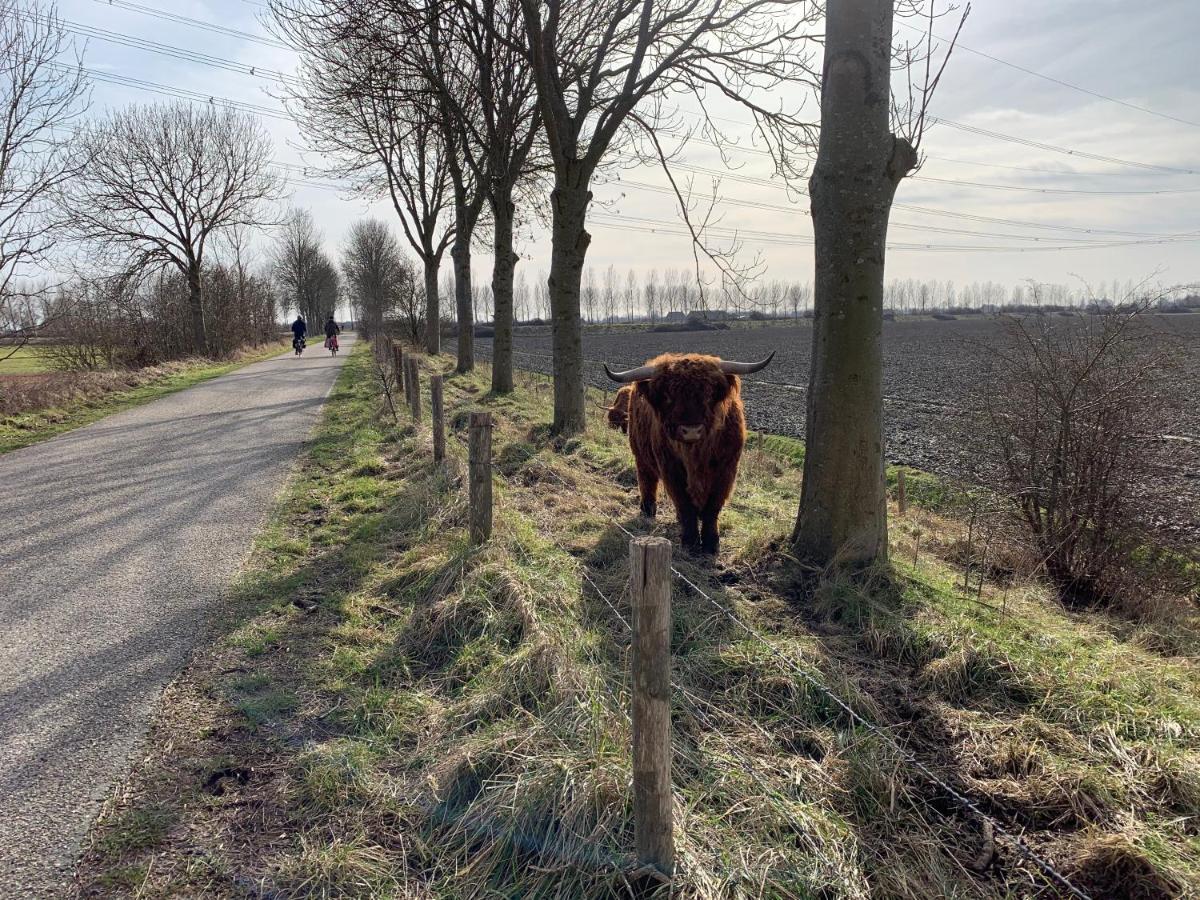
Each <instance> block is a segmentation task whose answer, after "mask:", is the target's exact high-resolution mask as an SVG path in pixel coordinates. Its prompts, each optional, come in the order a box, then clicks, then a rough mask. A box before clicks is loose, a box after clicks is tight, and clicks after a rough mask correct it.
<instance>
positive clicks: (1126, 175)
mask: <svg viewBox="0 0 1200 900" xmlns="http://www.w3.org/2000/svg"><path fill="white" fill-rule="evenodd" d="M924 156H925V158H926V159H932V160H936V161H937V162H945V163H952V164H954V165H958V166H982V167H984V168H988V169H1007V170H1008V171H1010V172H1033V173H1035V174H1038V175H1058V176H1060V177H1063V178H1137V177H1139V176H1138V175H1136V174H1134V173H1132V172H1069V171H1066V170H1065V169H1038V168H1035V167H1033V166H1010V165H1006V164H1004V163H989V162H979V161H978V160H972V159H954V158H953V157H949V156H936V155H934V154H932V153H926V154H924Z"/></svg>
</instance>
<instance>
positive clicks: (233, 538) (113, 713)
mask: <svg viewBox="0 0 1200 900" xmlns="http://www.w3.org/2000/svg"><path fill="white" fill-rule="evenodd" d="M350 343H351V341H350V340H347V341H345V342H344V344H343V348H344V350H349V346H348V345H349V344H350ZM342 359H343V357H342V356H341V355H339V356H338V357H337V358H336V359H335V358H331V357H330V356H329V354H328V353H327V352H326V351H324V350H323V349H322V348H321V347H320V344H319V342H318V343H317V344H316V346H310V348H309V350H308V351H307V352H306V353H305V354H304V356H303V357H301V358H300V359H296V358H294V356H292V355H291V354H290V353H289V354H288V355H287V356H281V357H278V358H276V359H273V360H270V361H268V362H262V363H256V364H254V365H251V366H247V367H245V368H243V369H239V370H237V371H235V372H233V373H231V374H229V375H224V376H222V377H220V378H216V379H214V380H212V381H208V382H205V383H204V384H201V385H199V386H197V387H194V388H191V389H189V390H186V391H182V392H180V393H177V394H173V395H171V396H168V397H165V398H163V399H161V400H157V401H155V402H153V403H150V404H147V405H145V406H141V407H138V408H136V409H132V410H129V411H127V412H123V413H118V414H117V415H114V416H110V417H109V418H107V419H104V420H102V421H100V422H96V423H95V424H93V425H89V426H87V427H86V428H81V429H79V430H78V431H73V432H71V433H69V434H66V435H63V436H61V437H58V438H55V439H53V440H51V441H47V442H46V443H43V444H38V445H36V446H33V447H28V448H26V449H24V450H18V451H15V452H13V453H9V454H6V455H3V456H0V895H2V896H3V897H5V898H10V897H12V898H16V897H21V898H25V897H31V898H38V900H42V898H52V897H56V896H59V895H60V894H62V893H64V892H66V891H67V890H68V888H69V886H70V884H71V882H72V873H73V868H74V863H75V859H76V856H77V854H78V851H79V847H80V844H81V842H82V840H83V838H84V836H85V835H86V833H87V829H88V826H89V825H90V823H91V821H92V819H93V818H94V817H95V815H96V813H97V811H98V809H99V807H100V803H101V801H102V800H103V799H104V798H106V797H107V796H108V795H109V793H110V792H111V790H112V788H113V785H114V783H115V782H116V781H117V780H118V779H120V778H121V777H122V776H123V775H124V773H125V771H126V770H127V767H128V765H129V760H130V756H131V754H132V753H133V752H134V751H135V750H136V749H137V747H138V745H139V742H140V741H141V739H142V737H143V736H144V734H145V732H146V727H147V724H148V721H149V718H150V715H151V713H152V712H153V709H154V705H155V703H156V702H157V699H158V696H159V694H160V692H161V690H162V688H163V686H164V685H165V684H166V682H167V681H169V680H170V679H171V678H172V677H173V676H174V675H175V674H176V673H177V672H178V671H179V669H180V668H181V667H182V666H183V664H184V663H185V662H186V661H187V659H188V657H189V655H190V654H191V652H192V650H193V649H194V648H195V647H196V646H197V644H198V643H199V642H200V641H203V640H204V639H205V638H207V637H209V636H210V634H211V631H210V626H211V622H212V618H211V613H212V611H213V610H214V609H215V608H216V607H217V605H218V604H219V603H220V602H221V599H222V596H223V592H224V590H225V588H226V587H227V586H228V585H229V584H230V582H231V581H232V580H233V579H234V577H235V576H236V574H237V572H238V570H239V568H240V567H241V565H242V563H243V561H244V559H245V557H246V554H247V552H248V550H249V548H250V543H251V540H252V539H253V537H254V535H255V532H256V531H257V530H258V528H259V526H260V525H261V523H262V521H263V519H264V516H265V515H266V514H267V512H268V511H269V510H270V507H271V504H272V501H273V499H274V498H275V496H276V494H277V492H278V491H279V489H280V488H281V486H282V484H283V482H284V479H285V477H286V476H287V474H288V471H289V469H290V467H291V465H292V463H293V462H294V460H295V459H296V458H297V456H298V454H299V453H300V451H301V449H302V448H303V446H304V443H305V441H306V439H307V437H308V435H309V433H310V432H311V430H312V428H313V426H314V425H315V424H316V421H317V418H318V416H319V414H320V411H321V406H322V404H323V403H324V400H325V397H326V396H327V395H328V393H329V390H330V388H331V387H332V386H333V382H334V379H335V377H336V376H337V371H338V368H339V366H340V365H341V363H342Z"/></svg>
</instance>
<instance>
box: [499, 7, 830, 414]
mask: <svg viewBox="0 0 1200 900" xmlns="http://www.w3.org/2000/svg"><path fill="white" fill-rule="evenodd" d="M521 7H522V10H523V12H524V16H525V23H526V30H527V33H528V44H529V48H530V61H531V64H532V66H533V73H534V76H535V78H536V80H537V88H538V97H539V102H540V104H541V111H542V118H543V120H544V122H545V131H546V138H547V144H548V147H549V151H550V155H551V158H552V159H553V163H554V190H553V192H552V194H551V203H550V206H551V215H552V228H551V240H552V248H551V265H550V284H549V287H550V296H551V304H552V307H553V313H554V315H553V323H554V427H555V429H556V430H558V431H560V432H574V431H581V430H583V428H584V427H585V422H586V417H585V414H584V394H583V344H582V332H581V325H580V309H579V302H580V280H581V278H582V273H583V267H584V260H585V258H586V256H587V250H588V246H589V244H590V242H591V236H590V235H589V234H588V232H587V229H586V220H587V211H588V205H589V203H590V202H591V196H592V195H591V184H592V179H593V177H594V175H595V174H596V171H597V169H598V168H599V167H600V166H601V164H602V163H603V162H604V160H605V158H606V156H608V155H609V154H610V153H611V152H612V151H613V149H614V148H617V147H621V146H625V147H634V146H637V145H638V144H637V142H638V140H639V139H642V140H644V141H645V142H646V144H648V145H649V147H650V148H652V150H653V152H654V153H655V155H657V156H658V157H659V158H660V159H661V160H663V161H664V163H665V159H666V154H665V153H664V152H663V150H662V145H661V142H660V137H661V136H662V134H663V133H665V132H668V131H670V130H671V128H672V125H673V123H674V121H675V119H674V117H673V116H672V115H671V111H670V110H669V109H667V108H666V105H665V104H666V103H667V102H668V98H669V97H670V96H671V95H673V94H678V93H685V92H686V93H688V94H691V95H692V96H694V97H696V98H698V99H699V100H700V101H701V103H703V101H704V98H705V97H706V96H707V95H708V93H709V92H710V91H711V92H713V93H716V94H717V95H719V96H721V97H723V98H725V99H727V100H730V101H733V102H735V103H738V104H740V105H742V106H743V108H745V109H747V110H749V112H750V113H751V115H752V116H753V117H754V119H755V122H756V125H757V128H756V131H757V133H758V135H759V136H760V137H761V138H762V139H763V141H764V143H765V144H766V146H767V147H768V148H770V149H771V151H772V152H773V153H774V154H775V155H776V158H777V161H780V162H784V161H785V158H786V157H788V156H789V155H790V149H791V148H793V147H795V146H796V143H797V140H798V139H799V138H800V137H802V136H804V135H806V133H807V129H806V128H805V126H804V123H802V122H800V121H799V120H798V119H797V118H796V117H795V116H793V115H790V114H784V113H779V112H772V111H770V110H768V108H767V107H766V106H764V105H760V104H759V103H758V102H755V100H754V99H753V95H755V94H758V93H759V92H763V93H765V92H767V91H772V90H776V89H779V88H782V87H784V86H786V85H788V84H806V83H808V82H809V81H811V73H810V71H809V68H808V66H807V56H806V54H805V52H804V49H803V43H804V42H805V41H806V40H808V39H809V35H808V33H807V32H808V22H809V21H810V18H811V16H812V15H813V14H814V13H815V11H816V4H814V3H811V2H809V0H657V2H650V0H596V2H591V3H577V2H568V0H521ZM704 130H705V132H706V133H707V135H708V136H710V137H715V138H719V137H720V136H721V132H720V129H719V128H718V127H717V126H716V123H715V122H714V121H713V120H712V119H707V118H706V120H705V124H704ZM672 183H673V184H674V181H672ZM680 200H681V207H682V209H683V210H685V211H686V208H687V205H686V203H684V202H682V195H680ZM685 218H686V215H685Z"/></svg>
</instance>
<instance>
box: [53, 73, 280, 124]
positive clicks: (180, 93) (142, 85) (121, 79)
mask: <svg viewBox="0 0 1200 900" xmlns="http://www.w3.org/2000/svg"><path fill="white" fill-rule="evenodd" d="M56 65H58V64H56ZM58 67H59V68H70V70H71V71H75V68H74V67H65V66H62V65H58ZM79 71H82V72H85V73H86V74H87V75H88V76H89V77H91V78H94V79H96V80H97V81H104V82H107V83H109V84H118V85H122V86H125V87H132V88H137V89H138V90H140V91H149V92H150V93H152V94H161V95H163V96H166V97H176V98H178V99H181V100H190V101H192V102H194V103H207V104H209V105H210V106H226V107H229V108H231V109H240V110H243V111H245V112H252V113H255V114H256V115H260V116H266V117H267V118H272V119H279V120H281V121H284V122H291V121H293V119H292V117H291V116H289V115H288V114H287V113H286V112H284V111H283V110H281V109H273V108H271V107H269V106H260V105H259V104H257V103H250V102H248V101H245V100H230V99H229V98H228V97H219V96H217V95H216V94H205V93H202V92H200V91H192V90H188V89H187V88H180V87H174V86H173V85H168V84H163V83H162V82H158V81H147V80H145V79H142V78H134V77H133V76H131V75H121V74H119V73H117V72H100V71H97V70H95V69H88V68H83V67H80V69H79Z"/></svg>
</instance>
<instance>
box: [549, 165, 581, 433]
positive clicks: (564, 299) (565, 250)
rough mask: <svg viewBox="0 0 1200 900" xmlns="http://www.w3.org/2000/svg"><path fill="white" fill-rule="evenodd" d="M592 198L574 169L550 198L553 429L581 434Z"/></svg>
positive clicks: (562, 178)
mask: <svg viewBox="0 0 1200 900" xmlns="http://www.w3.org/2000/svg"><path fill="white" fill-rule="evenodd" d="M572 176H575V177H572ZM564 182H566V183H564ZM591 199H592V193H591V191H589V190H588V188H587V179H586V178H585V177H584V176H583V175H582V173H578V172H576V171H575V170H574V168H573V167H570V166H569V167H568V169H567V173H566V177H560V178H558V179H557V183H556V184H555V187H554V191H553V193H552V194H551V195H550V205H551V208H552V215H553V223H552V237H551V251H550V278H549V279H548V281H547V287H548V288H549V291H550V316H551V323H552V331H553V347H554V430H555V431H556V432H558V433H559V434H577V433H579V432H582V431H583V430H584V428H585V427H586V425H587V417H586V414H585V407H584V392H583V326H582V323H581V321H580V317H579V293H580V285H581V283H582V281H583V262H584V259H585V258H586V257H587V250H588V244H590V243H591V240H592V236H591V235H590V234H588V232H587V229H586V228H585V227H584V225H585V222H586V216H587V208H588V204H589V203H590V202H591Z"/></svg>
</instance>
